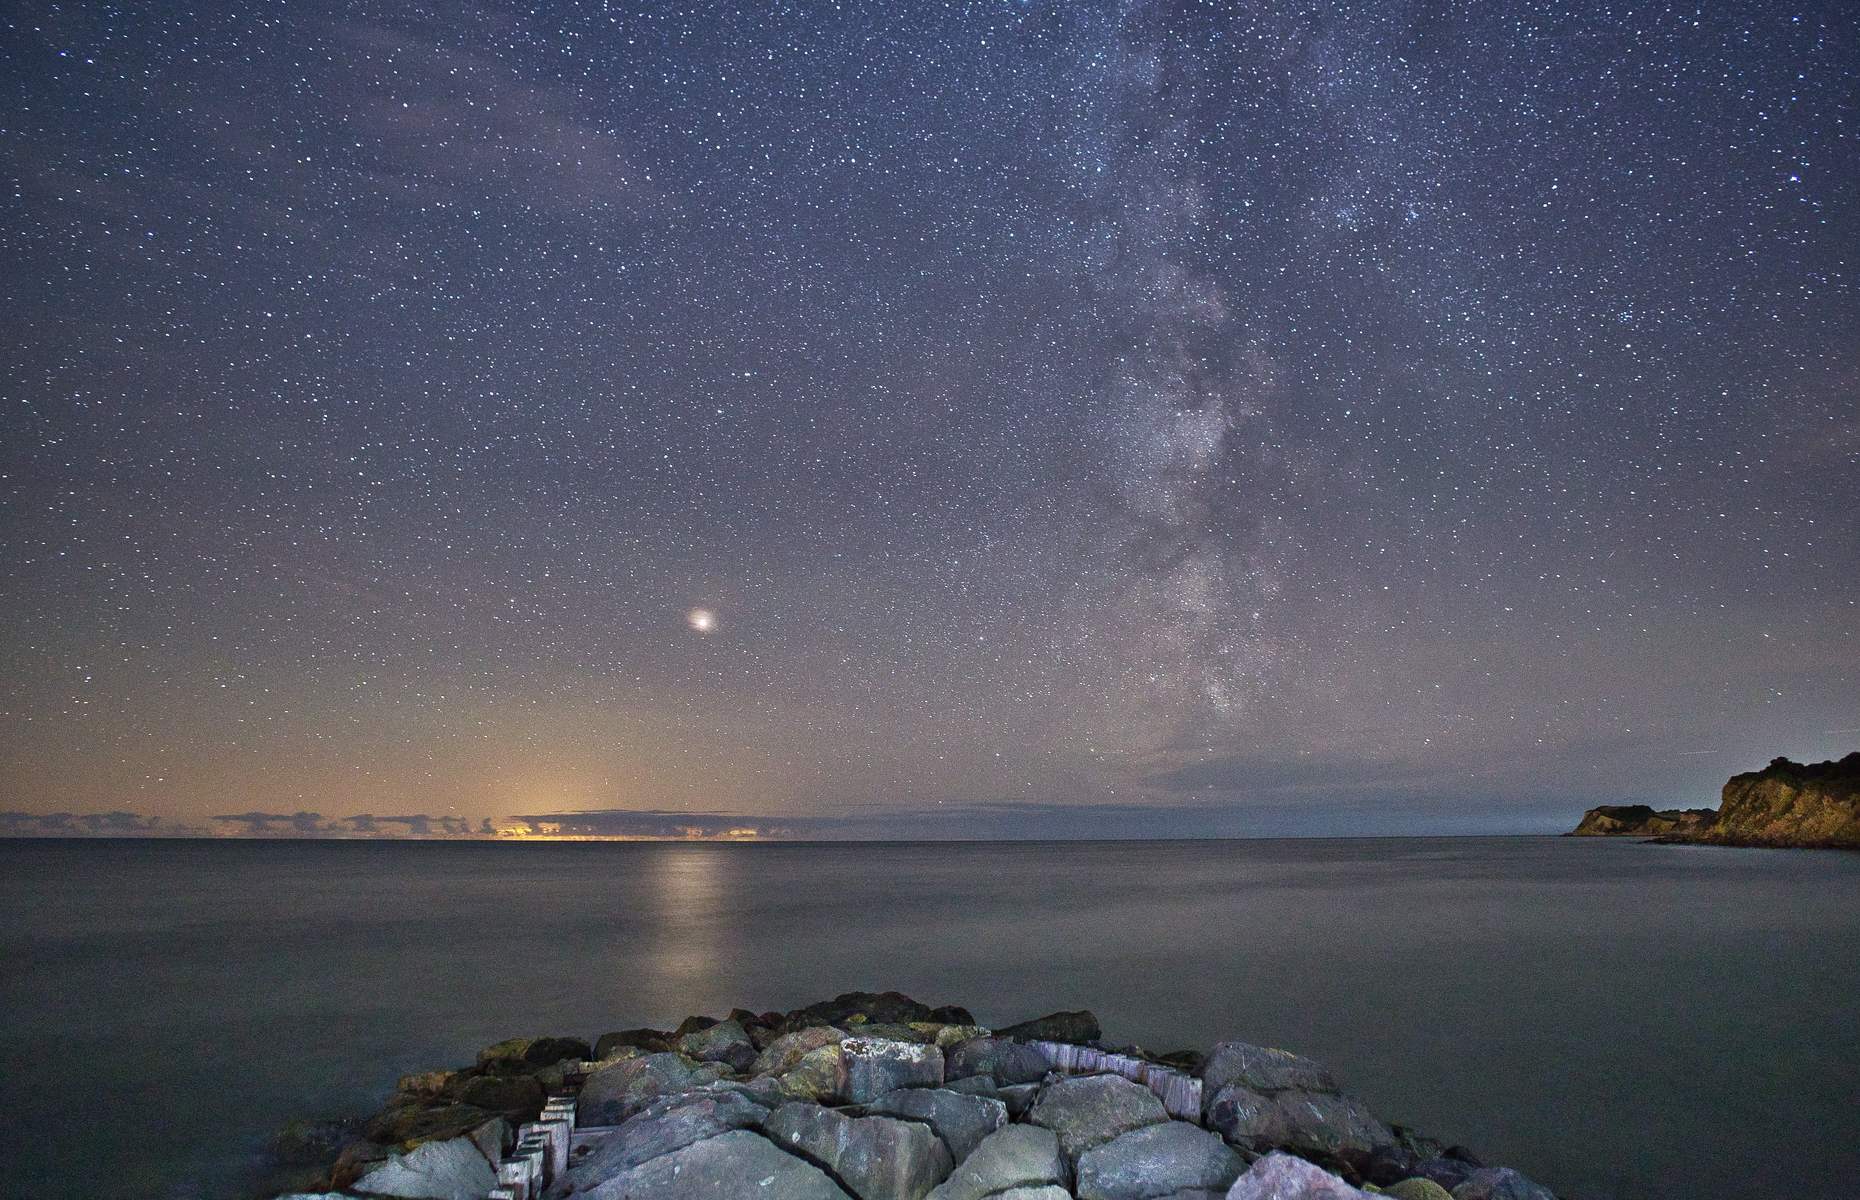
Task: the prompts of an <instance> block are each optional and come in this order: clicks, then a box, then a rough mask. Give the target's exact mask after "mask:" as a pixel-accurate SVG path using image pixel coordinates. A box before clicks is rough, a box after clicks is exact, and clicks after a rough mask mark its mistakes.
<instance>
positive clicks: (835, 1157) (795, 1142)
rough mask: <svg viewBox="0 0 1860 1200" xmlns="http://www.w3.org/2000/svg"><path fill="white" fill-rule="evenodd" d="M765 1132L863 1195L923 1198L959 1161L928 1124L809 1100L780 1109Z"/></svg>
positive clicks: (874, 1199) (889, 1199)
mask: <svg viewBox="0 0 1860 1200" xmlns="http://www.w3.org/2000/svg"><path fill="white" fill-rule="evenodd" d="M763 1132H765V1133H766V1134H767V1135H768V1136H769V1137H770V1138H771V1139H772V1140H774V1141H775V1142H776V1143H777V1144H778V1145H781V1146H783V1147H785V1148H786V1149H788V1150H791V1151H793V1152H795V1153H798V1154H800V1155H801V1156H802V1157H803V1158H806V1159H807V1160H808V1161H810V1162H815V1163H819V1164H820V1165H822V1166H823V1167H825V1168H826V1169H827V1170H828V1171H830V1172H831V1173H832V1175H833V1177H834V1178H835V1179H837V1180H839V1181H840V1183H841V1185H843V1186H844V1187H847V1188H849V1189H851V1191H852V1193H853V1195H855V1196H857V1197H859V1200H922V1197H923V1196H924V1194H925V1193H927V1192H929V1190H930V1189H931V1188H933V1187H935V1186H936V1185H937V1184H939V1183H941V1182H942V1181H943V1179H944V1178H945V1177H946V1176H947V1175H948V1174H949V1172H950V1168H951V1166H952V1165H954V1164H953V1163H952V1161H951V1159H950V1153H949V1148H948V1147H947V1146H945V1145H944V1144H943V1142H942V1141H941V1140H940V1139H939V1138H938V1137H937V1135H936V1134H935V1133H934V1132H932V1130H931V1129H930V1127H929V1126H928V1125H922V1124H919V1123H917V1122H915V1121H899V1120H895V1119H893V1118H891V1117H883V1116H868V1117H849V1116H847V1115H845V1114H844V1113H838V1112H835V1111H834V1110H832V1109H830V1108H822V1107H821V1106H820V1105H818V1104H810V1103H807V1102H804V1101H797V1102H793V1103H789V1104H784V1105H782V1106H781V1107H780V1108H778V1109H776V1110H775V1112H774V1114H773V1115H771V1116H770V1117H769V1119H768V1122H767V1124H766V1125H765V1126H764V1129H763Z"/></svg>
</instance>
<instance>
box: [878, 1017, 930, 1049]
mask: <svg viewBox="0 0 1860 1200" xmlns="http://www.w3.org/2000/svg"><path fill="white" fill-rule="evenodd" d="M923 1025H925V1022H923V1021H919V1022H917V1023H916V1024H914V1025H888V1024H884V1023H882V1022H877V1021H868V1022H867V1023H865V1024H864V1025H861V1026H859V1036H860V1037H867V1038H884V1039H885V1040H887V1041H892V1042H919V1043H925V1044H928V1043H931V1042H934V1041H936V1030H937V1029H940V1028H942V1026H940V1025H939V1026H934V1027H931V1028H929V1029H927V1030H926V1029H924V1028H920V1026H923Z"/></svg>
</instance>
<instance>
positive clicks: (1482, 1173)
mask: <svg viewBox="0 0 1860 1200" xmlns="http://www.w3.org/2000/svg"><path fill="white" fill-rule="evenodd" d="M1453 1200H1556V1195H1555V1194H1554V1193H1553V1192H1551V1190H1550V1189H1549V1188H1547V1187H1544V1186H1543V1185H1541V1184H1538V1183H1533V1182H1532V1181H1531V1180H1530V1179H1529V1178H1527V1177H1526V1176H1524V1175H1521V1174H1519V1173H1518V1172H1516V1171H1514V1170H1512V1169H1511V1168H1510V1167H1481V1168H1480V1169H1479V1170H1477V1171H1474V1172H1473V1173H1472V1174H1471V1175H1468V1176H1467V1177H1466V1182H1464V1183H1462V1184H1460V1185H1459V1186H1458V1187H1456V1188H1454V1189H1453Z"/></svg>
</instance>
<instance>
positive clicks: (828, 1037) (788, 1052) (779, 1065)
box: [752, 1025, 846, 1075]
mask: <svg viewBox="0 0 1860 1200" xmlns="http://www.w3.org/2000/svg"><path fill="white" fill-rule="evenodd" d="M845 1040H846V1035H845V1033H843V1032H841V1031H840V1030H838V1029H835V1028H833V1026H831V1025H810V1026H808V1027H807V1028H806V1029H797V1030H795V1031H794V1032H793V1033H784V1034H782V1035H781V1036H780V1037H778V1038H776V1039H775V1040H774V1041H772V1042H770V1043H769V1044H768V1045H767V1046H766V1047H765V1048H764V1049H763V1051H762V1053H761V1054H759V1055H757V1056H756V1061H755V1062H754V1063H753V1064H752V1067H753V1070H754V1071H755V1073H756V1074H757V1075H780V1074H781V1073H782V1072H784V1071H787V1070H790V1069H792V1068H793V1067H794V1065H795V1064H796V1063H798V1062H800V1061H801V1059H802V1057H803V1056H805V1055H806V1054H807V1053H808V1052H809V1051H810V1050H818V1049H820V1048H821V1047H822V1046H831V1045H835V1044H837V1043H839V1042H843V1041H845Z"/></svg>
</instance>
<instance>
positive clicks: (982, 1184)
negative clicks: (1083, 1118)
mask: <svg viewBox="0 0 1860 1200" xmlns="http://www.w3.org/2000/svg"><path fill="white" fill-rule="evenodd" d="M1071 1177H1072V1175H1071V1171H1070V1170H1069V1169H1068V1168H1067V1166H1066V1159H1065V1155H1063V1154H1062V1153H1060V1150H1059V1139H1058V1137H1056V1136H1055V1135H1054V1134H1053V1132H1052V1131H1051V1130H1049V1129H1040V1128H1038V1127H1037V1126H1033V1125H1009V1126H1008V1127H1007V1128H1006V1129H1003V1130H1000V1131H999V1132H997V1133H991V1134H989V1135H988V1136H987V1137H986V1138H984V1139H982V1144H981V1145H979V1146H977V1147H976V1148H975V1150H974V1152H972V1153H971V1154H970V1155H969V1157H968V1158H966V1159H964V1160H963V1162H962V1165H961V1166H959V1167H957V1168H956V1169H955V1170H954V1171H952V1172H951V1173H950V1176H949V1178H948V1179H945V1180H944V1181H943V1182H942V1183H940V1184H938V1185H937V1186H936V1187H935V1188H934V1189H933V1190H932V1191H931V1192H930V1200H982V1197H984V1196H990V1197H993V1196H997V1194H999V1193H1004V1192H1006V1191H1007V1190H1008V1189H1010V1188H1037V1187H1040V1186H1041V1185H1043V1184H1056V1185H1060V1186H1061V1187H1063V1185H1065V1184H1066V1183H1068V1182H1069V1181H1070V1180H1071Z"/></svg>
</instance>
